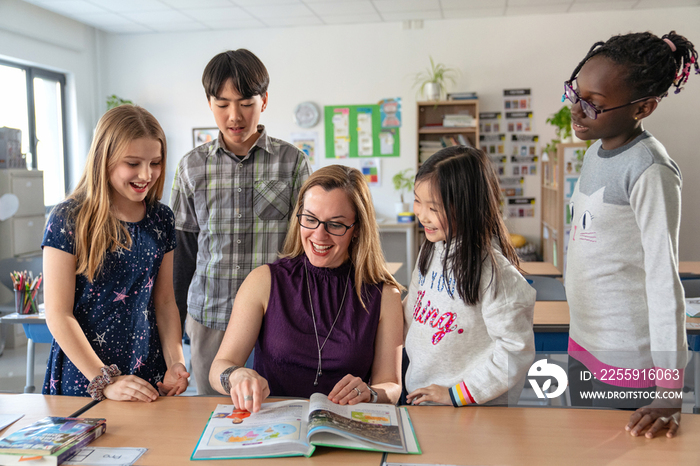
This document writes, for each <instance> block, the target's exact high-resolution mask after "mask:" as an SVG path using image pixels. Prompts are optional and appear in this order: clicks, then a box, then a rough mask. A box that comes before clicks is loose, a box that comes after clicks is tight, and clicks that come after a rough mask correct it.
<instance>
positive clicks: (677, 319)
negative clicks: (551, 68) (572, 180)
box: [564, 32, 698, 438]
mask: <svg viewBox="0 0 700 466" xmlns="http://www.w3.org/2000/svg"><path fill="white" fill-rule="evenodd" d="M692 71H694V72H695V73H696V74H697V73H698V53H697V51H696V50H695V48H694V47H693V44H692V43H691V42H690V41H688V40H687V39H686V38H685V37H683V36H681V35H678V34H676V33H675V32H670V33H669V34H666V35H664V36H662V37H657V36H655V35H653V34H651V33H648V32H644V33H635V34H626V35H620V36H615V37H612V38H610V39H609V40H608V41H606V42H597V43H595V44H594V45H593V47H591V49H590V50H589V51H588V54H587V55H586V56H585V57H584V59H583V60H582V61H581V63H579V65H578V66H577V67H576V69H575V70H574V72H573V74H572V75H571V78H570V79H569V81H567V82H566V83H565V84H564V90H565V92H564V96H565V97H566V98H568V99H569V100H570V101H571V102H572V103H573V106H572V107H571V118H572V126H573V130H574V132H575V134H576V136H577V137H579V138H580V139H583V140H589V141H593V140H597V141H596V142H595V143H594V144H592V145H591V146H590V148H589V149H588V150H587V151H586V155H585V158H584V162H583V166H582V169H581V176H580V178H579V180H578V182H577V184H576V186H575V188H574V193H573V195H572V198H571V203H570V206H569V208H570V210H571V212H570V213H571V218H572V221H571V225H572V227H571V233H570V239H569V245H568V254H567V269H566V295H567V299H568V301H569V308H570V314H571V326H570V333H569V335H570V339H569V356H570V357H569V386H570V389H571V399H572V403H573V404H574V405H579V406H586V405H588V406H591V405H593V406H605V407H613V408H626V409H632V410H636V411H635V412H634V413H633V414H632V415H631V417H630V420H629V423H628V424H627V426H626V430H627V431H629V432H630V433H631V434H632V435H635V436H636V435H640V434H642V433H643V431H644V430H646V429H647V428H648V430H647V431H646V434H645V435H646V436H647V437H648V438H652V437H653V436H654V434H655V433H656V432H658V431H659V430H661V429H663V428H665V427H668V428H669V430H668V433H667V436H669V437H672V436H674V435H675V434H676V432H677V431H678V424H679V422H680V401H681V400H680V398H677V399H675V400H676V401H677V403H670V402H669V400H668V397H670V396H673V395H674V394H678V393H679V392H680V389H682V388H683V369H684V368H685V365H686V363H687V358H688V355H687V343H686V336H685V316H684V314H685V306H684V296H683V288H682V287H681V283H680V279H679V276H678V229H679V224H680V205H681V184H682V183H681V173H680V170H679V169H678V166H677V165H676V163H675V162H674V161H673V160H672V159H671V158H670V157H669V155H668V154H667V152H666V149H665V148H664V146H663V145H662V144H661V143H660V142H659V141H657V140H656V139H655V138H654V137H653V136H652V135H651V134H650V133H649V132H648V131H645V130H644V128H643V126H642V121H643V120H644V119H645V118H647V117H648V116H650V115H651V114H652V113H653V112H654V110H656V108H657V106H658V104H659V102H660V101H661V99H662V98H663V97H665V96H666V94H667V92H668V90H669V88H670V87H672V86H673V87H674V88H675V93H676V94H677V93H679V92H680V91H681V89H682V88H683V86H684V84H685V83H686V81H687V80H688V77H689V75H690V73H691V72H692ZM591 375H592V376H591ZM591 391H595V392H604V393H614V394H615V396H617V398H612V397H610V398H612V399H609V398H604V399H595V400H594V401H591V400H590V398H588V399H586V398H585V397H586V395H585V392H591ZM662 397H667V398H666V399H663V400H662V399H661V398H662ZM651 400H654V401H653V402H651Z"/></svg>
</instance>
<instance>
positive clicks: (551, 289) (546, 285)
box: [526, 275, 566, 301]
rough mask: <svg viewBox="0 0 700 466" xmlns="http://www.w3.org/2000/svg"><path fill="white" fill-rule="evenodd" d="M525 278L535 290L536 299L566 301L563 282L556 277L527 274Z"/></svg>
mask: <svg viewBox="0 0 700 466" xmlns="http://www.w3.org/2000/svg"><path fill="white" fill-rule="evenodd" d="M526 280H527V282H528V283H529V284H530V286H531V287H533V288H534V289H535V291H537V298H536V299H537V301H566V289H565V288H564V284H563V283H562V282H560V281H559V280H557V279H556V278H552V277H541V276H539V275H528V276H527V277H526Z"/></svg>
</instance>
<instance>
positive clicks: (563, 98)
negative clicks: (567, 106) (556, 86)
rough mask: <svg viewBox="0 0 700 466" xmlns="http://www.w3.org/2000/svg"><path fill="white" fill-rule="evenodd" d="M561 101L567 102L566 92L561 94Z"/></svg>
mask: <svg viewBox="0 0 700 466" xmlns="http://www.w3.org/2000/svg"><path fill="white" fill-rule="evenodd" d="M561 101H562V102H566V92H565V93H563V94H562V95H561Z"/></svg>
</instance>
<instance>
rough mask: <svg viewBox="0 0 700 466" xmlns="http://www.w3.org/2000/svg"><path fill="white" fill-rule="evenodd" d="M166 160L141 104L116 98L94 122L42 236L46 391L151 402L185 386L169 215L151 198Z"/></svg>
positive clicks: (158, 190) (160, 136) (157, 130)
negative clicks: (76, 174) (76, 171)
mask: <svg viewBox="0 0 700 466" xmlns="http://www.w3.org/2000/svg"><path fill="white" fill-rule="evenodd" d="M165 160H166V143H165V135H164V133H163V130H162V128H161V127H160V124H159V123H158V121H157V120H156V119H155V118H154V117H153V115H151V114H150V113H149V112H147V111H146V110H145V109H143V108H140V107H137V106H132V105H123V106H120V107H117V108H114V109H112V110H109V111H108V112H107V113H105V114H104V116H103V117H102V118H101V119H100V121H99V122H98V124H97V128H96V130H95V136H94V139H93V141H92V146H91V147H90V152H89V154H88V158H87V164H86V167H85V171H84V173H83V176H82V178H81V179H80V182H79V183H78V186H77V188H76V189H75V191H73V193H72V194H71V195H70V196H68V198H67V199H66V200H65V201H64V202H62V203H61V204H59V205H57V206H56V207H55V208H54V210H53V212H52V213H51V216H50V218H49V221H48V223H47V226H46V231H45V233H44V239H43V241H42V248H43V251H44V275H45V283H46V286H45V295H46V321H47V323H48V326H49V329H50V330H51V333H52V335H53V336H54V341H53V343H52V346H51V354H50V357H49V362H48V367H47V371H46V378H45V380H44V387H43V393H44V394H51V395H71V396H92V397H93V398H94V399H97V400H101V399H105V398H108V399H113V400H125V401H154V400H156V399H157V397H158V395H159V392H160V394H161V395H177V394H180V393H182V392H183V391H184V390H185V389H186V388H187V377H189V374H188V373H187V372H186V370H185V365H184V362H185V361H184V356H183V353H182V343H181V339H182V335H181V329H180V318H179V313H178V310H177V307H176V305H175V298H174V293H173V286H172V274H173V266H172V264H173V249H174V248H175V231H174V226H173V213H172V211H171V210H170V208H169V207H167V206H165V205H163V204H161V203H160V202H159V199H160V197H161V195H162V192H163V182H164V174H165Z"/></svg>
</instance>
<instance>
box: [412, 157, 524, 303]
mask: <svg viewBox="0 0 700 466" xmlns="http://www.w3.org/2000/svg"><path fill="white" fill-rule="evenodd" d="M424 181H429V182H430V183H431V187H432V190H433V193H434V195H435V197H434V198H435V199H437V195H438V194H439V199H440V200H441V202H442V212H440V214H439V215H440V217H441V222H442V224H443V226H444V227H446V229H447V232H446V233H447V234H446V235H445V236H446V238H445V254H444V256H443V258H442V268H443V276H444V277H445V281H446V282H447V281H448V279H447V277H453V278H454V280H455V282H456V283H455V285H456V289H457V293H458V294H459V297H460V298H461V299H462V300H463V301H465V302H466V303H467V304H477V303H478V302H479V300H480V297H479V286H480V283H481V272H482V268H483V263H484V261H485V260H487V259H489V260H490V261H491V265H492V267H491V281H492V282H493V277H494V273H495V274H496V277H498V268H497V266H496V257H495V255H494V251H493V247H492V241H494V240H496V241H498V243H499V245H500V247H501V251H502V252H503V255H504V256H505V257H506V258H507V259H508V260H509V261H510V262H511V263H512V264H513V265H515V266H516V268H517V267H518V264H519V262H518V256H517V255H516V253H515V249H514V248H513V245H512V244H511V242H510V236H509V235H508V229H507V228H506V226H505V223H504V222H503V217H501V211H500V199H501V189H500V187H499V184H498V176H497V175H496V172H495V170H494V168H493V165H492V163H491V161H490V160H489V159H488V157H487V156H486V154H484V152H483V151H481V150H479V149H475V148H473V147H467V146H453V147H447V148H445V149H442V150H440V151H438V152H436V153H435V154H433V155H432V156H430V158H428V160H426V162H425V163H424V164H423V165H421V167H420V169H419V170H418V173H416V180H415V182H416V184H417V183H421V182H424ZM433 252H434V244H433V243H431V242H430V241H428V240H426V241H425V242H424V243H423V247H422V248H421V252H420V257H419V258H418V268H419V270H420V272H421V273H422V274H423V275H425V274H426V273H427V271H428V266H429V264H430V261H431V260H432V256H433ZM448 272H451V273H448ZM446 289H447V291H448V293H449V294H450V296H452V290H451V289H450V287H449V286H448V287H446ZM495 292H496V287H494V293H495Z"/></svg>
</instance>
